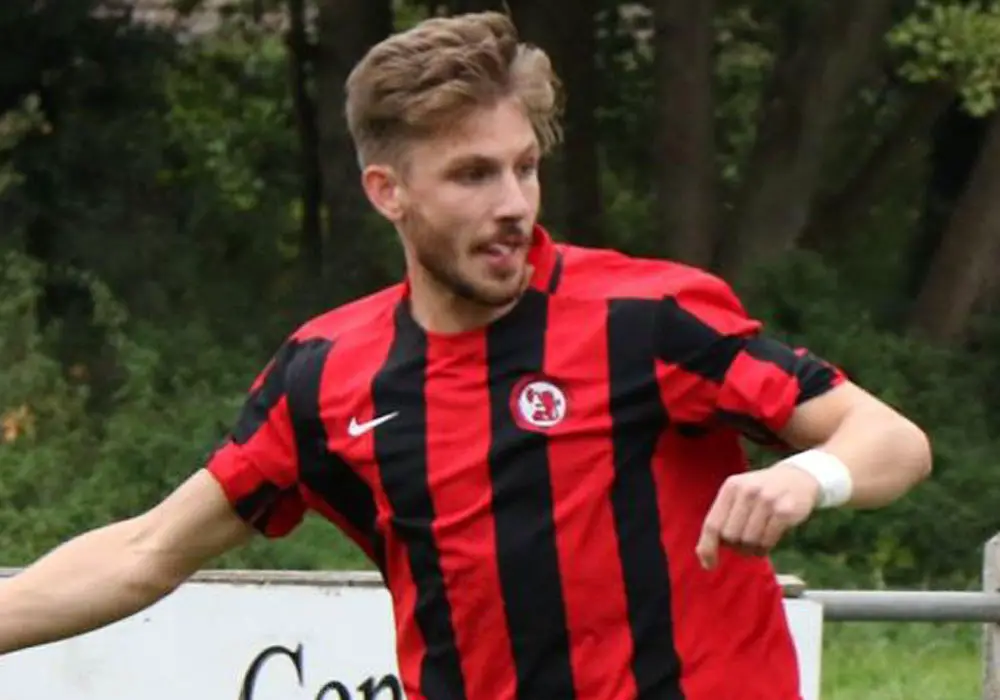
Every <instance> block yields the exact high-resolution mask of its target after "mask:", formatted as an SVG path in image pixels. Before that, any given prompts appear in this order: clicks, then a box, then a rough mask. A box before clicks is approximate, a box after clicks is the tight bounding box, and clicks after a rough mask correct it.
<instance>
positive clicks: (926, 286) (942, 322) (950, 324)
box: [910, 116, 1000, 343]
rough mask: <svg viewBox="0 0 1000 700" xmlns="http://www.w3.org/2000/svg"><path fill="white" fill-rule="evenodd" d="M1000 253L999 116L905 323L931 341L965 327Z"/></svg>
mask: <svg viewBox="0 0 1000 700" xmlns="http://www.w3.org/2000/svg"><path fill="white" fill-rule="evenodd" d="M998 255H1000V116H994V117H993V118H992V120H991V122H990V126H989V133H988V134H987V136H986V141H985V143H984V144H983V148H982V150H981V151H980V154H979V158H978V159H977V164H976V167H975V170H974V171H973V173H972V177H971V179H970V180H969V185H968V187H967V188H966V190H965V192H964V193H963V194H962V197H961V198H960V200H959V202H958V206H957V207H956V209H955V212H954V214H953V216H952V218H951V220H950V221H949V223H948V228H947V229H946V231H945V234H944V237H943V239H942V242H941V245H940V247H939V248H938V250H937V253H936V254H935V256H934V258H933V260H932V262H931V266H930V271H929V273H928V275H927V278H926V279H925V280H924V283H923V285H922V286H921V288H920V292H919V294H918V295H917V298H916V301H915V303H914V306H913V310H912V313H911V316H910V327H911V329H912V330H913V331H914V332H916V333H917V334H919V335H921V336H923V337H925V338H927V339H929V340H931V341H934V342H939V343H945V342H948V341H951V340H954V339H956V338H957V337H958V336H960V334H961V333H962V331H964V330H965V328H966V326H967V324H968V321H969V318H970V316H971V314H972V311H973V308H974V307H975V304H976V302H977V301H978V300H979V297H980V295H981V294H982V292H983V290H984V288H985V285H986V282H987V280H988V277H989V275H990V274H991V273H992V271H993V269H994V268H993V262H994V261H995V260H996V259H997V256H998Z"/></svg>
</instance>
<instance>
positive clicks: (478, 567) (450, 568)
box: [426, 334, 517, 698]
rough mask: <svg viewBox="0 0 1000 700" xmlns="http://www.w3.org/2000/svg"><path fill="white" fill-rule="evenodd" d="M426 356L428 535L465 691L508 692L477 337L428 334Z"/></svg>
mask: <svg viewBox="0 0 1000 700" xmlns="http://www.w3.org/2000/svg"><path fill="white" fill-rule="evenodd" d="M427 354H428V357H427V376H428V378H429V383H428V386H427V393H426V401H427V425H428V426H431V427H430V429H429V430H428V435H427V470H428V480H429V482H430V493H431V498H432V500H433V503H434V512H435V514H436V517H435V521H434V535H435V539H436V541H437V545H438V548H439V553H440V559H439V561H440V565H441V572H442V575H443V577H444V582H445V589H446V591H447V595H448V602H449V604H450V606H451V612H452V625H453V627H454V630H455V644H456V646H457V647H458V650H459V655H460V658H461V664H462V675H463V677H464V678H465V681H466V697H469V698H513V697H515V695H516V685H517V679H516V675H515V670H514V661H513V658H512V657H511V655H510V648H511V647H510V642H509V641H508V639H507V637H508V632H507V622H506V618H505V616H504V608H503V606H502V605H498V604H496V602H497V601H501V600H502V599H503V595H502V591H501V587H500V573H499V570H498V565H497V556H496V539H495V533H494V523H493V513H492V508H491V487H490V473H489V462H488V453H489V444H490V435H489V425H490V402H489V392H488V388H487V372H488V370H487V363H486V343H485V339H484V338H483V336H482V335H480V334H475V335H468V336H462V337H461V338H460V339H448V340H444V339H439V338H438V339H435V338H431V339H430V341H429V344H428V353H427ZM484 601H485V604H484ZM485 640H489V642H488V643H487V642H486V641H485Z"/></svg>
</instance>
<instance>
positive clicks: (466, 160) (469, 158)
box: [447, 143, 539, 170]
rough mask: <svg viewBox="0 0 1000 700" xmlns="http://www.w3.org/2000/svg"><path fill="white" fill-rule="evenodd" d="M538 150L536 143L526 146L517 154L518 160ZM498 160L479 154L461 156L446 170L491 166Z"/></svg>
mask: <svg viewBox="0 0 1000 700" xmlns="http://www.w3.org/2000/svg"><path fill="white" fill-rule="evenodd" d="M538 150H539V147H538V144H537V143H530V144H528V145H527V146H524V147H523V148H521V150H520V151H519V152H518V155H517V157H518V158H524V157H525V156H529V155H535V154H536V153H537V152H538ZM499 160H500V159H499V158H495V157H493V156H487V155H483V154H481V153H470V154H466V155H462V156H458V157H456V158H455V159H454V160H453V161H452V162H451V163H450V164H449V165H448V167H447V169H448V170H454V169H456V168H462V167H467V166H469V165H492V164H495V163H497V162H498V161H499Z"/></svg>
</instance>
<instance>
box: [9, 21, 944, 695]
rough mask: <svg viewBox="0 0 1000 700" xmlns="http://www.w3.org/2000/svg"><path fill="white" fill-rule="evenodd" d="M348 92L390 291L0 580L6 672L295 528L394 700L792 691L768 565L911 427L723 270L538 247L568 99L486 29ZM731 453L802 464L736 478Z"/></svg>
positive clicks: (293, 347) (412, 51)
mask: <svg viewBox="0 0 1000 700" xmlns="http://www.w3.org/2000/svg"><path fill="white" fill-rule="evenodd" d="M347 87H348V97H347V114H348V122H349V125H350V129H351V133H352V135H353V137H354V139H355V143H356V145H357V149H358V154H359V159H360V163H361V165H362V169H363V175H362V178H363V183H364V188H365V191H366V193H367V195H368V197H369V199H370V200H371V202H372V204H373V206H374V207H375V208H376V209H377V210H378V211H379V212H380V213H381V214H382V215H383V216H385V217H386V219H388V220H389V221H391V222H392V223H393V224H394V225H395V227H396V229H397V230H398V232H399V236H400V239H401V241H402V245H403V249H404V251H405V256H406V265H407V275H406V279H405V281H404V282H403V283H401V284H399V285H396V286H393V287H391V288H388V289H385V290H382V291H380V292H378V293H376V294H374V295H372V296H369V297H367V298H364V299H361V300H359V301H356V302H353V303H350V304H348V305H346V306H344V307H341V308H338V309H335V310H333V311H331V312H329V313H327V314H325V315H323V316H320V317H318V318H315V319H312V320H311V321H309V322H308V323H306V324H304V325H303V326H302V327H301V328H299V329H298V330H297V331H296V332H295V333H293V334H292V335H291V336H290V337H289V339H288V341H287V342H286V343H285V344H284V345H283V347H282V348H281V349H280V351H279V352H278V353H277V354H276V356H275V358H274V360H273V362H272V363H270V365H269V366H268V367H267V368H266V370H265V371H264V372H263V373H262V375H261V376H260V377H259V378H258V380H257V381H256V382H255V383H254V385H253V387H252V390H251V392H250V396H249V398H248V400H247V404H246V407H245V409H244V411H243V413H242V415H241V417H240V419H239V421H238V422H237V424H236V426H235V429H234V431H233V433H232V435H231V438H230V439H229V440H228V441H227V442H226V443H225V445H224V446H222V447H221V448H220V449H219V450H218V451H217V452H216V453H215V454H214V455H213V456H212V458H211V460H210V461H209V462H208V464H207V465H206V467H205V468H204V469H202V470H199V471H198V473H197V474H195V475H194V476H192V477H191V478H190V480H189V481H187V483H185V484H183V485H182V486H180V487H179V488H178V490H177V491H176V492H175V493H173V494H171V495H170V496H168V497H167V498H166V499H165V500H164V501H163V502H162V503H161V504H160V505H158V506H157V507H155V508H153V509H152V510H151V511H149V512H147V513H145V514H142V515H139V516H137V517H135V518H133V519H131V520H127V521H124V522H119V523H115V524H112V525H110V526H108V527H105V528H102V529H99V530H96V531H94V532H90V533H87V534H84V535H82V536H80V537H78V538H77V539H75V540H73V541H71V542H69V543H67V544H65V545H63V546H62V547H60V548H58V549H56V550H55V551H53V552H52V553H50V554H48V555H47V556H45V557H44V558H42V559H41V560H40V561H38V562H37V563H35V564H34V565H33V566H31V567H29V568H28V569H27V570H25V571H24V572H23V573H21V574H20V575H19V576H17V577H15V578H13V579H11V580H8V581H5V582H4V583H3V584H2V586H0V652H5V651H11V650H14V649H21V648H25V647H28V646H32V645H37V644H42V643H46V642H50V641H53V640H57V639H64V638H67V637H70V636H73V635H77V634H79V633H82V632H84V631H87V630H91V629H94V628H96V627H99V626H102V625H106V624H109V623H111V622H113V621H116V620H119V619H121V618H123V617H125V616H128V615H130V614H133V613H135V612H137V611H139V610H141V609H143V608H144V607H146V606H148V605H150V604H152V603H153V602H155V601H157V600H158V599H160V598H162V597H163V596H165V595H167V594H168V593H169V592H170V591H172V590H174V589H175V588H176V587H177V586H178V585H179V584H181V583H182V582H183V581H184V580H185V579H186V578H187V577H189V576H190V575H191V574H193V573H194V572H195V571H196V570H198V569H199V568H201V567H203V566H204V565H205V564H206V563H207V562H209V561H210V560H211V559H212V558H214V557H215V556H217V555H219V554H221V553H222V552H225V551H227V550H229V549H231V548H233V547H236V546H238V545H240V544H241V543H243V542H245V541H246V540H247V539H248V538H249V537H250V536H251V534H250V533H252V532H262V533H264V534H265V535H267V536H270V537H280V536H282V535H285V534H287V533H288V532H290V531H291V530H292V529H293V528H294V527H295V526H296V525H297V523H298V522H299V521H300V520H301V518H302V517H303V514H304V512H305V511H306V510H308V509H311V510H313V511H315V512H318V513H320V514H322V515H324V516H326V517H327V518H328V519H329V520H331V521H332V522H334V523H336V524H337V525H338V526H339V527H341V528H342V529H343V530H344V531H345V532H346V533H347V534H349V535H350V536H351V537H352V538H353V539H354V540H355V541H356V542H357V543H358V545H359V546H360V547H362V548H363V549H364V551H365V552H367V553H368V555H369V556H370V557H371V559H372V561H373V562H374V563H375V564H376V565H377V566H378V567H379V568H380V570H381V571H382V572H383V575H384V577H385V580H386V584H387V586H388V588H389V590H390V592H391V594H392V601H393V606H394V614H395V620H396V624H397V643H398V649H397V651H398V660H399V667H400V672H401V676H402V678H403V682H404V685H405V689H406V693H407V695H408V697H409V698H410V699H411V700H446V699H447V700H452V699H454V698H463V699H465V700H507V699H513V698H519V699H520V700H529V699H535V698H538V699H544V700H554V699H557V698H565V699H570V698H577V699H579V700H617V699H622V700H625V699H626V698H642V699H643V700H651V699H660V698H663V699H670V700H674V699H679V698H687V699H688V700H736V699H739V700H757V699H760V700H763V699H764V698H767V700H791V699H792V698H798V697H799V695H798V676H797V671H796V664H795V656H794V651H793V646H792V642H791V638H790V635H789V630H788V628H787V624H786V620H785V618H784V616H783V612H782V601H781V591H780V590H779V588H778V586H777V584H776V581H775V576H774V572H773V570H772V568H771V567H770V565H769V563H768V561H767V559H766V558H765V555H766V553H767V552H768V551H769V550H770V549H771V548H772V547H774V545H775V544H776V543H777V542H778V541H779V539H780V538H781V536H782V534H783V533H784V532H786V531H787V530H788V529H789V528H791V527H794V526H796V525H798V524H799V523H801V522H802V521H804V520H805V519H806V518H807V517H809V516H810V514H812V513H813V511H814V510H816V509H817V508H822V507H835V506H843V505H853V506H856V507H877V506H880V505H883V504H886V503H889V502H891V501H892V500H894V499H896V498H898V497H900V496H901V495H902V494H904V493H905V492H906V491H907V490H908V489H910V488H911V487H912V486H913V485H914V484H915V483H917V482H918V481H919V480H921V479H922V478H924V477H925V476H926V475H927V474H928V473H929V471H930V462H931V458H930V450H929V447H928V441H927V439H926V437H925V435H924V434H923V432H921V430H920V429H918V428H917V427H916V426H914V425H913V424H912V423H911V422H910V421H908V420H907V419H905V418H904V417H902V416H900V415H899V414H898V413H896V412H895V411H893V410H892V409H890V408H889V407H887V406H886V405H885V404H883V403H881V402H879V401H877V400H876V399H874V398H873V397H871V396H870V395H869V394H867V393H865V392H864V391H863V390H861V389H860V388H858V387H856V386H854V385H852V384H851V383H850V382H849V381H847V380H846V379H845V377H844V376H843V374H842V373H841V372H839V371H838V370H836V369H835V368H834V367H832V366H831V365H829V364H827V363H825V362H823V361H820V360H819V359H817V358H815V357H814V356H813V355H811V354H809V353H806V352H795V351H792V350H791V349H789V348H786V347H785V346H783V345H781V344H779V343H777V342H775V341H773V340H769V339H767V338H766V337H765V336H764V335H762V334H761V332H760V331H761V329H760V324H759V323H757V322H755V321H753V320H752V319H750V318H749V317H748V316H747V314H746V313H745V312H744V310H743V308H742V307H741V305H740V303H739V302H738V300H737V299H736V297H735V296H734V295H733V293H732V291H731V290H730V289H729V288H728V287H727V286H726V285H725V284H724V283H723V282H722V281H720V280H718V279H716V278H714V277H712V276H710V275H708V274H706V273H704V272H702V271H699V270H696V269H692V268H689V267H685V266H682V265H678V264H672V263H669V262H664V261H656V260H639V259H635V258H630V257H627V256H624V255H621V254H618V253H615V252H611V251H602V250H591V249H583V248H579V247H573V246H568V245H557V244H555V243H554V242H553V241H552V240H551V239H550V238H549V236H548V234H547V233H546V232H545V231H544V230H543V229H542V228H541V227H540V226H538V225H537V224H536V223H535V218H536V214H537V212H538V206H539V183H538V163H539V159H540V158H541V156H542V155H543V153H544V152H545V151H546V150H548V149H549V148H550V147H551V146H552V144H553V142H554V141H555V139H556V137H557V136H558V126H557V122H556V112H557V109H556V105H557V83H556V78H555V76H554V75H553V73H552V70H551V67H550V65H549V62H548V59H547V58H546V56H545V54H544V53H543V52H541V51H540V50H538V49H536V48H531V47H528V46H525V45H522V44H519V43H518V38H517V35H516V34H515V31H514V28H513V27H512V26H511V24H510V23H509V22H508V20H507V19H506V18H505V17H503V16H501V15H498V14H476V15H465V16H460V17H455V18H451V19H434V20H429V21H426V22H424V23H422V24H420V25H419V26H417V27H416V28H415V29H413V30H411V31H408V32H406V33H402V34H399V35H396V36H394V37H392V38H390V39H388V40H387V41H385V42H383V43H381V44H380V45H378V46H376V47H374V48H373V49H372V51H371V52H370V53H369V54H368V55H367V56H366V57H365V59H364V60H363V61H362V62H361V63H360V64H359V65H358V66H357V67H356V68H355V70H354V72H353V73H352V74H351V76H350V78H349V80H348V85H347ZM741 434H744V435H749V436H751V437H753V438H754V439H758V440H767V441H770V442H776V443H781V444H784V445H787V446H791V447H793V448H795V449H798V450H799V452H798V453H796V454H793V455H792V456H790V457H788V458H786V459H783V460H781V461H779V462H778V463H777V464H775V465H774V466H771V467H769V468H766V469H761V470H756V471H748V470H747V469H746V464H745V459H744V456H743V452H742V450H741V446H740V442H739V440H740V435H741ZM332 633H333V634H351V631H350V630H347V629H344V630H339V631H334V632H332Z"/></svg>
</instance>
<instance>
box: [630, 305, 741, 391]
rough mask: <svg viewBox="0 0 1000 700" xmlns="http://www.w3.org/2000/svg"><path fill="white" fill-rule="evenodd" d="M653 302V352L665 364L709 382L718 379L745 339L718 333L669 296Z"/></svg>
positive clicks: (718, 380)
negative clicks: (680, 368) (654, 348)
mask: <svg viewBox="0 0 1000 700" xmlns="http://www.w3.org/2000/svg"><path fill="white" fill-rule="evenodd" d="M649 303H651V304H656V306H657V308H656V313H655V315H652V316H650V318H649V322H650V324H651V325H653V324H655V328H656V330H655V336H656V342H657V346H656V354H657V356H658V357H659V358H660V359H661V360H663V361H664V362H666V363H667V364H672V365H679V366H680V367H682V368H683V369H684V370H686V371H688V372H691V373H693V374H697V375H698V376H700V377H704V378H705V379H708V380H710V381H713V382H717V383H718V382H722V380H723V379H724V378H725V376H726V372H727V371H728V370H729V367H730V365H732V363H733V360H735V359H736V356H737V355H739V353H740V351H741V350H743V348H744V347H745V345H746V339H745V338H741V337H738V336H727V335H723V334H722V333H719V332H718V331H717V330H715V329H714V328H712V327H711V326H709V325H708V324H707V323H705V322H704V321H702V320H701V319H700V318H698V317H697V316H695V315H694V314H693V313H691V312H690V311H688V310H687V309H684V308H683V307H681V305H680V304H678V303H677V300H676V299H674V298H673V297H666V298H664V299H662V300H661V301H659V302H649Z"/></svg>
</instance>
